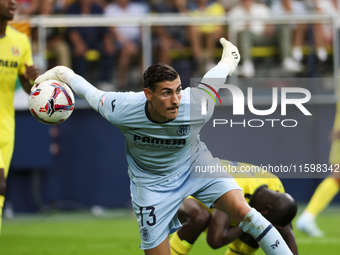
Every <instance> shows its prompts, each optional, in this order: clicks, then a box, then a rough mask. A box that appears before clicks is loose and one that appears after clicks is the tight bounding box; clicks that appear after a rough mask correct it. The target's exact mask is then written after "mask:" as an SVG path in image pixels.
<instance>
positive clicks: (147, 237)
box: [142, 228, 150, 241]
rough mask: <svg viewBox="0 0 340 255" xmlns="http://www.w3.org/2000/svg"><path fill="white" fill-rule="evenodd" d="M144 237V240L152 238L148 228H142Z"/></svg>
mask: <svg viewBox="0 0 340 255" xmlns="http://www.w3.org/2000/svg"><path fill="white" fill-rule="evenodd" d="M142 238H143V240H144V241H148V240H149V239H150V233H149V231H148V230H147V229H146V228H143V229H142Z"/></svg>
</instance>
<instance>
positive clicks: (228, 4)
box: [218, 0, 241, 12]
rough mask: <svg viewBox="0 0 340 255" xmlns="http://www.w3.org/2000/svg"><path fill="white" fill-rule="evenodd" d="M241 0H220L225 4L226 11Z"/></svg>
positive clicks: (219, 0)
mask: <svg viewBox="0 0 340 255" xmlns="http://www.w3.org/2000/svg"><path fill="white" fill-rule="evenodd" d="M240 1H241V0H218V2H220V3H221V4H222V5H223V6H224V9H225V11H226V12H229V11H230V9H231V8H232V7H234V6H235V5H238V4H239V3H240Z"/></svg>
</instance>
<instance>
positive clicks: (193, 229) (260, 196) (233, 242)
mask: <svg viewBox="0 0 340 255" xmlns="http://www.w3.org/2000/svg"><path fill="white" fill-rule="evenodd" d="M221 163H222V166H228V165H232V166H236V168H237V170H240V167H242V166H245V167H248V166H252V165H249V164H245V163H238V162H230V161H227V160H221ZM237 170H236V171H235V173H231V174H232V175H233V176H234V178H235V180H236V182H237V183H238V184H239V185H240V187H241V188H242V190H243V195H244V197H245V199H246V201H247V202H248V203H249V205H251V206H252V207H254V208H255V209H256V210H258V211H259V212H261V214H262V215H263V216H264V217H265V218H266V219H267V220H269V221H270V222H271V223H272V224H273V225H275V227H276V228H277V229H278V230H279V232H280V233H281V235H282V237H283V238H284V239H285V241H286V242H287V244H288V246H289V248H290V249H291V250H292V251H293V254H295V255H297V254H298V250H297V245H296V242H295V237H294V233H293V229H292V224H291V221H292V220H293V218H294V217H295V215H296V212H297V205H296V203H295V201H294V199H293V198H292V197H291V196H290V195H288V194H287V193H285V191H284V188H283V185H282V183H281V181H280V179H279V178H277V177H276V176H275V175H273V174H271V173H269V172H264V173H262V172H258V173H241V172H237ZM178 217H179V219H180V220H181V222H182V224H183V226H182V227H181V228H180V229H179V230H178V231H177V232H175V233H174V234H173V235H172V237H171V239H170V245H171V255H179V254H182V255H184V254H188V253H189V251H190V249H191V248H192V246H193V244H194V242H195V241H196V239H197V238H198V237H199V236H200V234H201V233H202V232H203V231H205V232H207V242H208V244H209V246H210V247H211V248H213V249H218V248H220V247H223V246H225V245H227V244H229V247H228V249H227V251H226V253H225V255H237V254H244V255H254V254H255V253H256V251H257V250H258V248H259V246H258V244H257V243H256V241H255V239H254V238H253V237H251V236H250V235H249V234H247V233H244V232H243V231H242V229H240V228H239V227H238V226H237V224H236V223H235V221H234V220H233V219H231V218H230V217H229V216H228V215H226V214H224V213H223V212H221V211H220V210H216V209H208V208H207V207H205V206H204V205H203V204H202V203H201V202H199V201H198V200H196V199H195V198H193V197H188V198H186V199H185V200H184V201H183V204H182V205H181V207H180V209H179V211H178ZM274 246H275V245H274Z"/></svg>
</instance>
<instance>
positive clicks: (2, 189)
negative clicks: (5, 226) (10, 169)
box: [0, 150, 6, 234]
mask: <svg viewBox="0 0 340 255" xmlns="http://www.w3.org/2000/svg"><path fill="white" fill-rule="evenodd" d="M1 158H2V157H1V150H0V234H1V225H2V208H3V206H4V201H5V193H6V179H5V169H4V168H3V167H2V168H1Z"/></svg>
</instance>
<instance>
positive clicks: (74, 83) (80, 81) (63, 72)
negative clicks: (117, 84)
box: [35, 66, 106, 111]
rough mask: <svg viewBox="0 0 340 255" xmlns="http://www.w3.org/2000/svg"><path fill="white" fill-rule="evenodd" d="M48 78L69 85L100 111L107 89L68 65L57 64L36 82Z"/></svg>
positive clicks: (36, 81) (37, 82)
mask: <svg viewBox="0 0 340 255" xmlns="http://www.w3.org/2000/svg"><path fill="white" fill-rule="evenodd" d="M46 80H58V81H61V82H64V83H66V84H67V85H69V86H70V87H71V88H72V89H73V91H74V92H75V93H77V95H78V96H80V97H82V98H83V99H85V100H86V101H87V102H88V103H89V104H90V105H91V107H92V108H93V109H95V110H96V111H98V105H99V102H100V99H101V98H102V96H103V95H104V94H105V93H106V92H105V91H102V90H99V89H97V88H96V87H94V86H93V85H92V84H90V83H89V82H88V81H86V80H85V79H84V78H83V77H81V76H79V75H77V74H75V73H74V72H73V71H72V70H71V69H70V68H68V67H66V66H56V67H54V68H52V69H50V70H48V71H47V72H45V73H44V74H42V75H40V76H39V77H38V78H37V79H36V80H35V83H36V84H39V83H41V82H43V81H46Z"/></svg>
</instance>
